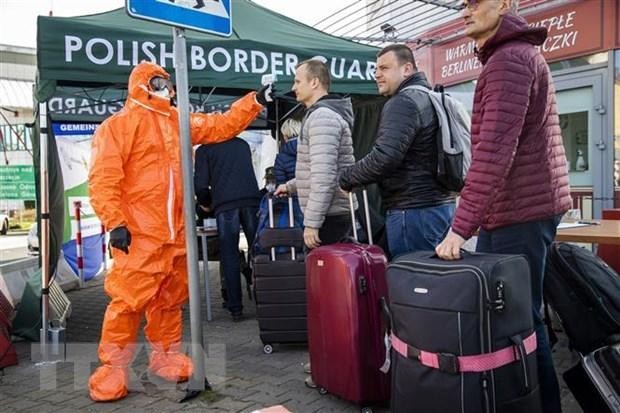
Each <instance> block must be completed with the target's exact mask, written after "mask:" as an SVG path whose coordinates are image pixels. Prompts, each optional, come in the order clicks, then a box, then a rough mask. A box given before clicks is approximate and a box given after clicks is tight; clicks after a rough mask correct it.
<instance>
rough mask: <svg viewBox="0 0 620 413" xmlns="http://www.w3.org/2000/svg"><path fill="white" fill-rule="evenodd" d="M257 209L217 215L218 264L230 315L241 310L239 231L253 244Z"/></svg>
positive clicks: (234, 210)
mask: <svg viewBox="0 0 620 413" xmlns="http://www.w3.org/2000/svg"><path fill="white" fill-rule="evenodd" d="M257 211H258V207H242V208H235V209H230V210H228V211H223V212H220V213H218V214H217V216H216V219H217V234H218V237H219V239H220V262H221V266H220V268H221V269H222V272H223V273H224V279H225V280H226V293H227V295H228V296H227V305H226V308H228V310H229V311H230V312H231V313H236V312H239V311H241V310H242V309H243V303H242V300H241V297H242V295H241V269H240V265H241V263H240V262H239V231H240V230H241V227H243V233H244V234H245V237H246V238H247V240H248V245H252V244H253V243H254V235H256V225H257V215H256V213H257Z"/></svg>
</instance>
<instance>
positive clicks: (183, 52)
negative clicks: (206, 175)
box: [126, 0, 232, 401]
mask: <svg viewBox="0 0 620 413" xmlns="http://www.w3.org/2000/svg"><path fill="white" fill-rule="evenodd" d="M126 9H127V13H128V14H129V15H130V16H132V17H135V18H139V19H144V20H150V21H155V22H158V23H163V24H167V25H171V26H174V28H173V39H174V58H175V73H176V87H177V90H176V91H177V105H178V108H179V136H180V139H181V157H182V163H183V203H184V205H185V207H184V218H185V245H186V247H187V267H188V278H189V283H188V284H189V308H190V325H191V340H192V343H191V344H192V362H193V364H194V373H193V376H192V378H191V380H190V382H189V384H188V388H187V393H186V396H185V397H184V398H183V399H182V400H181V401H186V400H188V399H190V398H192V397H195V396H197V395H198V394H200V392H202V391H204V390H205V387H206V386H208V382H207V381H206V375H205V366H204V352H203V350H204V344H203V335H202V322H201V319H200V315H201V302H200V282H199V275H198V254H197V246H196V220H195V217H194V208H193V207H192V206H193V205H194V186H193V168H192V142H191V138H190V135H189V93H188V91H189V88H188V75H187V47H186V43H185V29H184V28H188V29H192V30H198V31H202V32H207V33H211V34H216V35H220V36H230V35H231V33H232V9H231V0H126ZM205 265H206V260H205ZM205 282H208V280H205Z"/></svg>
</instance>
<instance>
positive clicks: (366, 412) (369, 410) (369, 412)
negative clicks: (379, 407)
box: [360, 407, 372, 413]
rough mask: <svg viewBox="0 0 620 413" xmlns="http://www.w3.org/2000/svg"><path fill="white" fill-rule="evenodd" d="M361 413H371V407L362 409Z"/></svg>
mask: <svg viewBox="0 0 620 413" xmlns="http://www.w3.org/2000/svg"><path fill="white" fill-rule="evenodd" d="M360 412H361V413H372V407H362V410H360Z"/></svg>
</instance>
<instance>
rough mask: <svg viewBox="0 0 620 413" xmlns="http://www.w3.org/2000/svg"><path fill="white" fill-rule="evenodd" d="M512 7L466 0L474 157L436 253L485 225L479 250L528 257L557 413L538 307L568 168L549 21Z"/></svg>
mask: <svg viewBox="0 0 620 413" xmlns="http://www.w3.org/2000/svg"><path fill="white" fill-rule="evenodd" d="M513 10H516V1H515V0H512V1H511V0H469V1H467V0H466V1H464V11H463V18H464V20H465V34H466V35H467V36H468V37H470V38H472V39H473V40H474V41H475V42H476V48H477V55H478V58H479V59H480V62H481V63H482V64H483V65H484V69H483V71H482V73H481V74H480V77H479V78H478V82H477V84H476V92H475V95H474V107H473V114H472V128H471V132H472V164H471V167H470V169H469V173H468V174H467V178H466V180H465V181H466V182H465V187H464V188H463V191H462V192H461V200H460V203H459V205H458V208H457V210H456V213H455V218H454V221H453V223H452V227H451V229H450V231H449V232H448V235H447V236H446V238H445V239H444V240H443V241H442V243H441V244H439V245H438V246H437V248H436V252H437V254H438V255H439V256H440V257H441V258H443V259H447V260H454V259H458V258H460V256H459V249H460V247H461V246H462V245H463V243H464V242H465V240H467V239H468V238H470V237H471V236H472V235H473V234H474V233H475V232H476V230H478V229H479V228H480V235H479V238H478V246H477V250H478V251H480V252H493V253H507V254H523V255H525V256H526V257H527V259H528V261H529V264H530V272H531V279H532V299H533V300H532V302H533V306H534V308H533V313H534V323H535V328H536V334H537V341H538V349H537V360H538V367H539V372H538V373H539V381H540V386H541V395H542V399H543V410H544V411H545V412H560V411H561V406H560V397H559V386H558V382H557V378H556V376H555V371H554V368H553V360H552V359H551V351H550V348H549V343H548V340H547V337H546V334H545V330H544V325H543V322H542V314H541V307H542V284H543V283H542V281H543V275H544V267H545V259H546V254H547V250H548V248H549V245H550V244H551V242H552V241H553V240H554V238H555V233H556V227H557V224H558V222H559V220H560V217H561V216H562V215H563V214H564V213H565V212H566V211H567V210H568V209H569V208H570V206H571V199H570V190H569V185H568V170H567V166H566V157H565V154H564V146H563V144H562V136H561V130H560V122H559V118H558V113H557V105H556V98H555V89H554V86H553V81H552V78H551V74H550V71H549V67H548V65H547V63H546V62H545V59H544V57H543V56H542V54H541V53H540V51H539V50H538V49H537V48H536V46H539V45H541V44H542V43H543V42H544V41H545V39H546V38H547V29H546V28H544V27H540V28H529V27H528V24H527V22H526V21H525V20H524V19H522V18H521V17H518V16H517V15H516V14H515V13H514V12H513Z"/></svg>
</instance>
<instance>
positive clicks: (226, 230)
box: [194, 138, 260, 321]
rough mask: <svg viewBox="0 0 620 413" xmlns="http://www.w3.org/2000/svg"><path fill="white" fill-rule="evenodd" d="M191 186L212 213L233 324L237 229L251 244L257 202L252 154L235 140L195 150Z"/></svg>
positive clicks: (237, 312) (238, 310) (237, 310)
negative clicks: (213, 214) (215, 222)
mask: <svg viewBox="0 0 620 413" xmlns="http://www.w3.org/2000/svg"><path fill="white" fill-rule="evenodd" d="M194 187H195V189H196V198H197V199H198V204H199V205H209V201H211V206H212V208H213V211H214V212H215V218H216V220H217V233H218V237H219V240H220V260H221V264H222V265H221V269H222V271H223V272H224V279H225V280H226V293H227V297H226V298H227V301H226V308H227V309H228V310H229V311H230V313H231V315H232V317H233V321H239V320H241V319H242V318H243V304H242V300H241V276H240V273H239V265H240V263H239V230H240V229H241V227H243V233H244V234H245V237H246V239H247V241H248V245H252V244H253V242H254V235H255V233H256V224H257V222H256V221H257V216H256V213H257V211H258V204H259V202H260V193H259V190H258V183H257V182H256V175H255V174H254V169H253V168H252V153H251V151H250V146H249V145H248V144H247V142H245V141H244V140H243V139H240V138H235V139H231V140H230V141H227V142H223V143H221V144H219V143H218V144H214V145H202V146H201V147H200V148H198V150H197V151H196V166H195V174H194ZM209 188H210V189H211V191H210V195H211V197H210V199H209Z"/></svg>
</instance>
